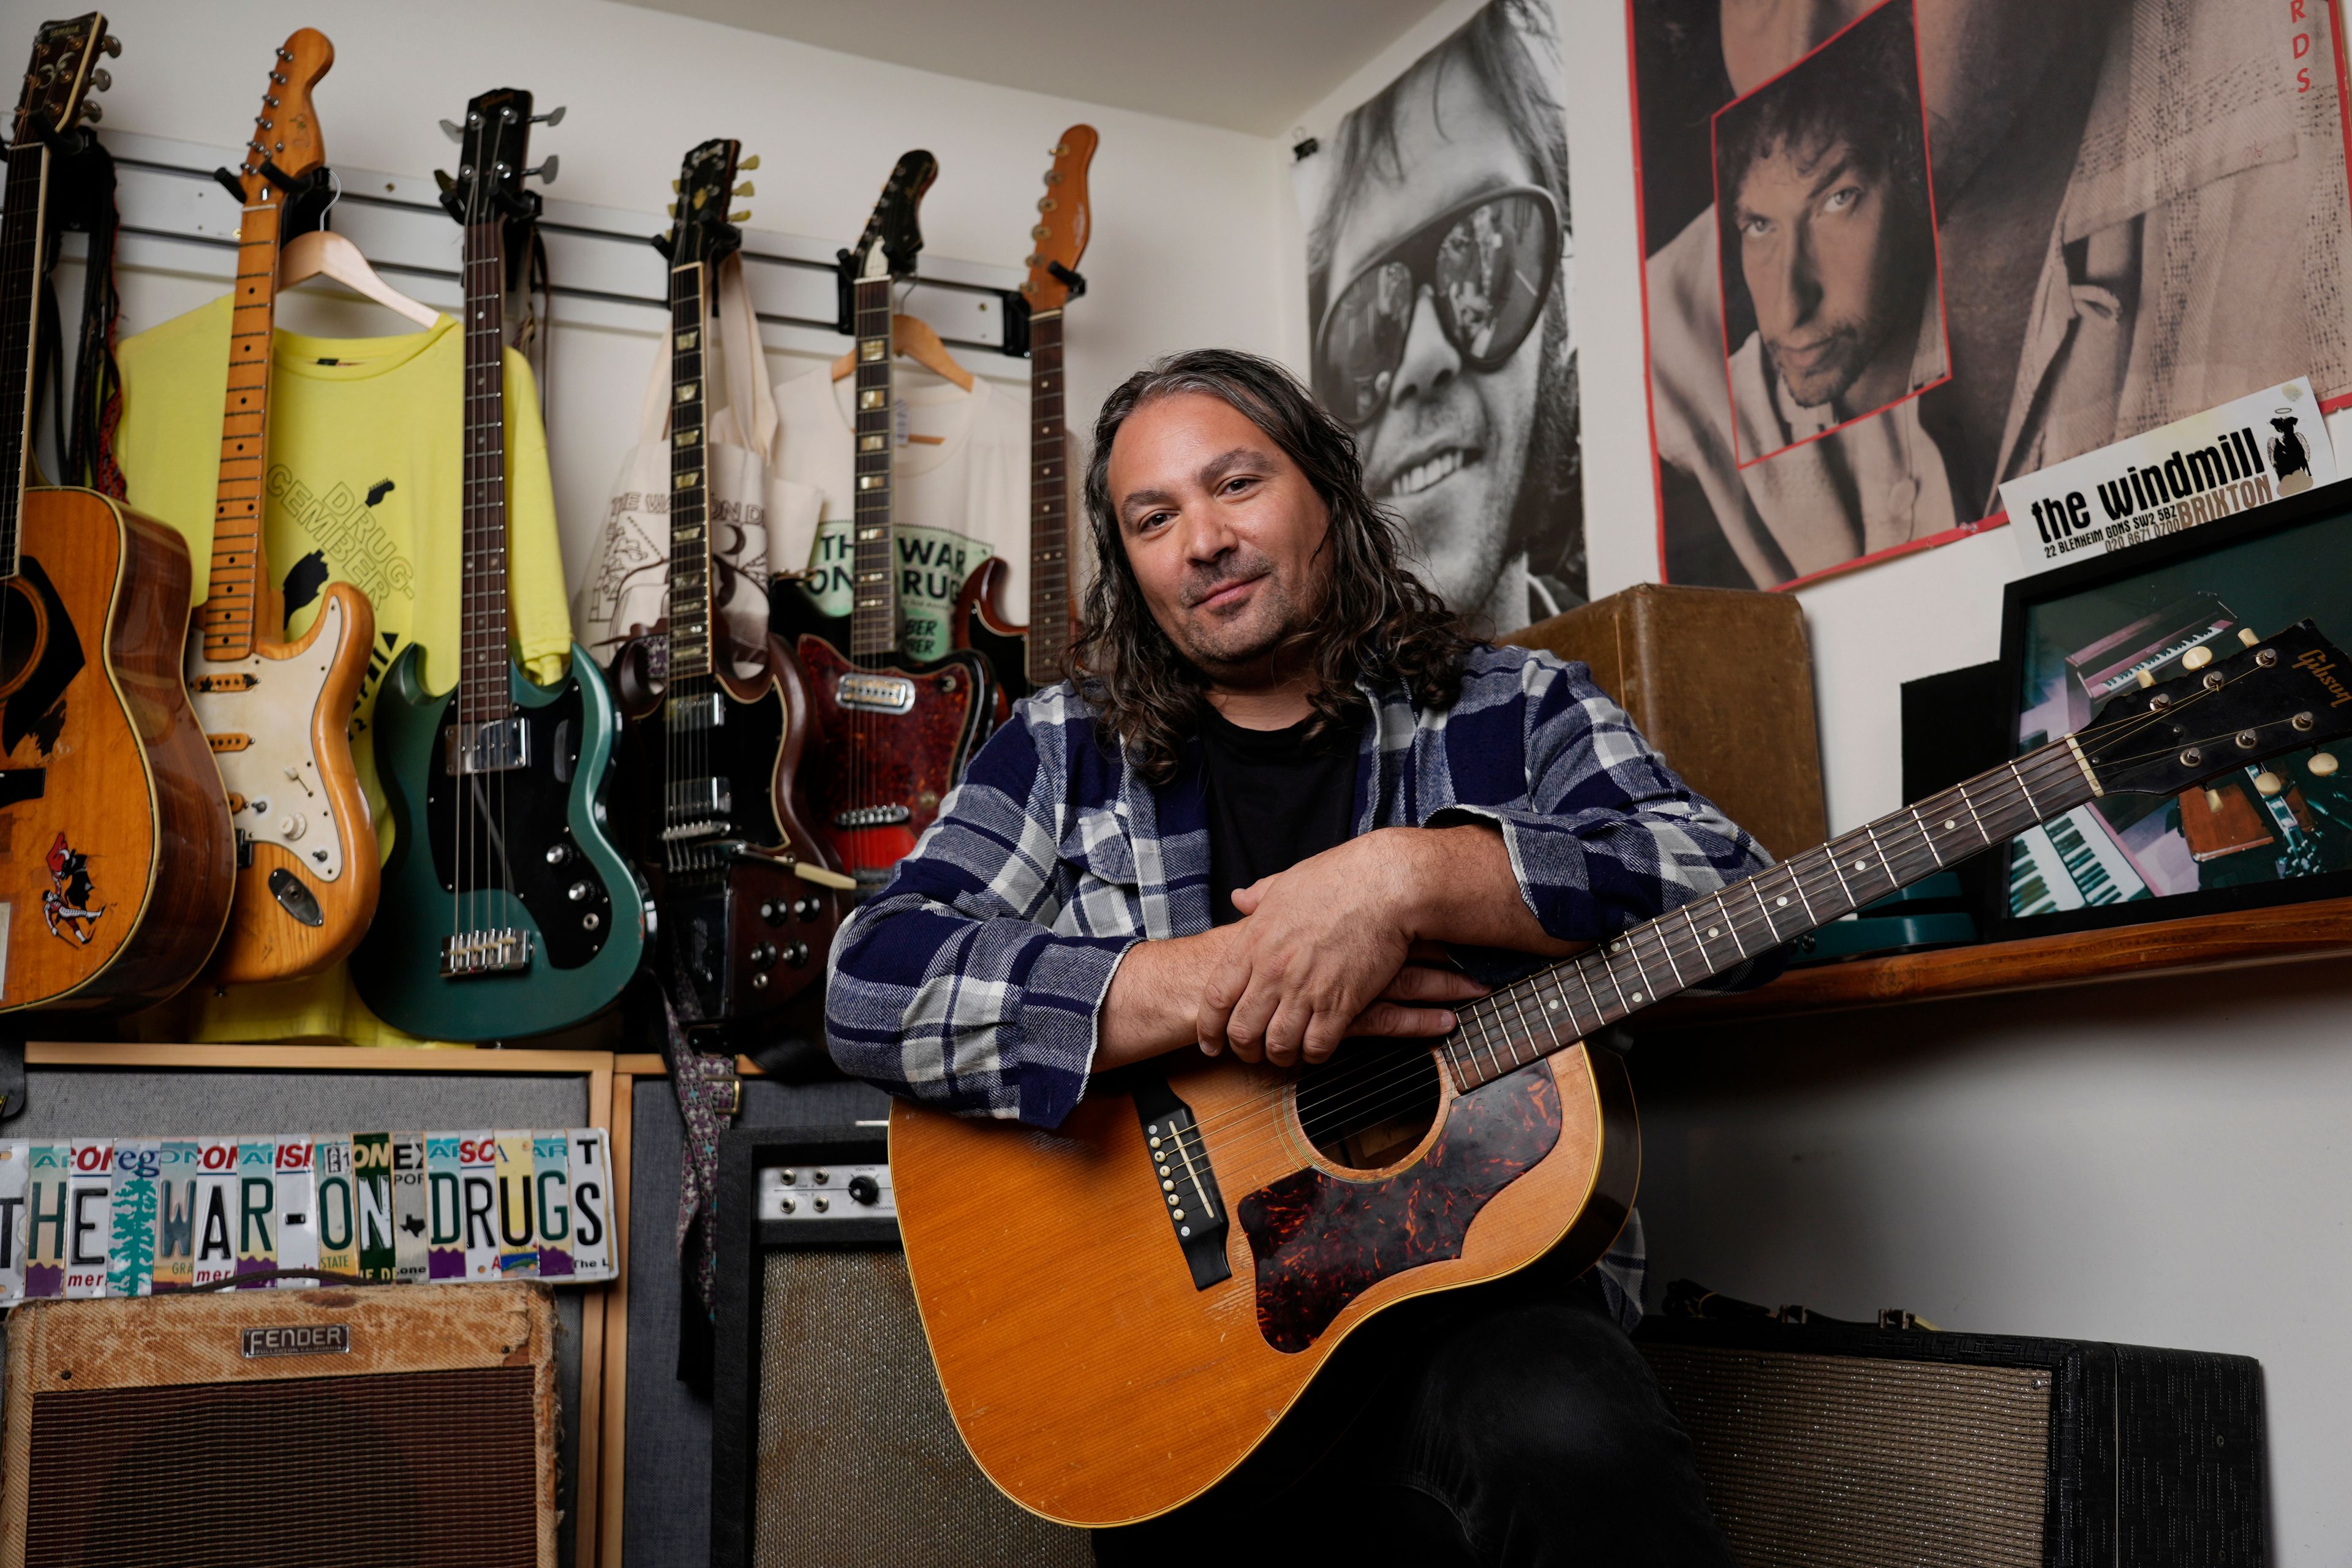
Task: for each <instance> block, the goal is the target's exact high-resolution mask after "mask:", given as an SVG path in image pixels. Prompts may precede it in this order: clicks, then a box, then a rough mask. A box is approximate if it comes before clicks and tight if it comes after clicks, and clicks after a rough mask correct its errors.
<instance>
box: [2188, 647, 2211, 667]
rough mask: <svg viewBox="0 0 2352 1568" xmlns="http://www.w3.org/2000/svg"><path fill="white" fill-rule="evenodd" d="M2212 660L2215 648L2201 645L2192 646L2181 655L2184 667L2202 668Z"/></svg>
mask: <svg viewBox="0 0 2352 1568" xmlns="http://www.w3.org/2000/svg"><path fill="white" fill-rule="evenodd" d="M2212 662H2213V650H2212V649H2211V648H2210V647H2201V646H2200V647H2192V648H2190V649H2189V651H2188V652H2187V653H2184V654H2182V655H2181V656H2180V668H2183V669H2202V668H2205V667H2206V666H2207V665H2209V664H2210V663H2212Z"/></svg>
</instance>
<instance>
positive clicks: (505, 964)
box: [441, 926, 530, 980]
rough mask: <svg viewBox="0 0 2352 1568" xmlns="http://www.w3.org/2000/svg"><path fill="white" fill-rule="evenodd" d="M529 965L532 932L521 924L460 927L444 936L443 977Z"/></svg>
mask: <svg viewBox="0 0 2352 1568" xmlns="http://www.w3.org/2000/svg"><path fill="white" fill-rule="evenodd" d="M529 968H530V932H529V931H524V930H522V929H521V928H520V927H519V926H500V927H499V928H497V929H495V930H492V931H455V932H452V933H451V934H450V935H448V936H445V937H443V938H442V939H441V978H442V979H444V980H467V979H471V978H473V977H474V976H476V975H481V974H520V973H523V972H524V971H525V970H527V969H529Z"/></svg>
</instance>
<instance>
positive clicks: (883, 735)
mask: <svg viewBox="0 0 2352 1568" xmlns="http://www.w3.org/2000/svg"><path fill="white" fill-rule="evenodd" d="M939 168H940V166H939V161H938V160H937V159H935V158H933V157H932V156H931V155H930V154H929V153H921V152H916V153H908V154H907V155H906V156H905V157H903V158H900V159H899V160H898V166H897V167H896V168H894V169H893V170H891V172H890V179H889V183H888V184H886V185H885V186H884V187H883V190H882V197H881V200H880V201H879V202H877V204H876V205H875V208H874V214H873V216H871V217H869V218H868V219H867V220H866V232H865V234H864V235H863V236H862V237H860V238H859V239H858V242H857V247H856V249H855V250H852V251H844V252H843V253H842V258H843V267H844V268H845V270H846V271H847V272H848V273H849V274H850V276H851V277H852V279H854V281H853V282H852V284H851V290H852V308H853V311H854V325H855V328H856V337H857V347H856V351H855V353H856V356H857V359H856V377H857V381H856V399H857V406H856V415H857V417H856V442H857V451H856V465H855V467H856V482H857V492H856V500H855V502H854V526H853V532H852V543H851V555H850V589H851V600H850V611H849V614H848V615H847V616H826V615H824V613H823V612H822V611H820V610H818V609H817V607H816V605H815V604H814V601H813V600H811V599H810V597H809V595H808V594H807V591H806V590H804V589H803V588H802V586H801V585H800V584H799V583H798V582H796V581H794V580H793V579H790V578H781V577H780V578H778V579H777V580H776V581H775V583H774V584H772V587H771V590H770V610H771V613H772V617H773V624H774V625H775V626H776V627H777V628H778V630H779V631H780V632H782V634H783V635H785V636H788V637H793V639H794V640H793V648H794V651H795V652H797V653H798V654H799V655H800V659H801V664H802V666H803V668H806V670H807V671H808V678H809V685H810V689H811V693H812V696H813V697H814V708H815V714H816V732H817V742H818V743H817V765H816V779H815V782H814V787H813V789H812V790H811V792H810V793H811V794H812V795H813V796H814V799H815V801H816V803H817V806H818V809H819V810H820V811H821V812H822V813H823V819H822V821H823V826H822V831H823V832H824V835H825V836H826V837H827V839H828V840H829V841H830V842H831V845H832V847H833V851H834V853H835V856H836V857H838V858H839V860H840V862H841V864H842V865H843V866H845V868H847V869H848V871H849V873H850V875H852V876H853V877H855V878H856V879H857V885H858V887H859V888H860V889H865V890H866V891H869V892H870V891H872V890H873V889H877V888H878V887H880V886H881V885H882V884H883V883H884V882H887V881H888V880H889V879H890V868H892V867H893V866H896V865H897V864H898V862H899V861H900V860H901V859H903V858H906V856H907V854H908V851H909V850H911V849H913V848H914V847H915V840H916V839H917V838H918V837H920V836H921V834H922V831H923V829H924V828H926V827H928V826H930V825H931V822H932V820H933V819H934V818H936V817H937V816H939V814H940V802H941V801H942V800H944V799H946V798H947V793H948V791H950V789H952V788H954V787H955V783H956V780H957V779H958V778H960V777H961V776H962V773H963V767H964V763H966V762H967V761H969V760H970V759H971V753H972V752H973V751H974V750H975V749H976V748H977V747H978V746H979V744H980V742H982V740H984V739H986V738H987V734H988V731H989V730H990V728H992V725H993V722H994V719H995V701H996V695H995V690H994V685H993V678H992V676H991V675H990V673H989V668H988V661H987V660H986V659H984V658H982V657H981V656H980V655H978V654H976V653H973V652H971V651H969V650H957V651H954V652H950V653H949V654H948V655H947V656H946V657H945V658H939V659H934V660H931V661H929V662H928V663H925V662H919V661H917V660H915V659H912V658H907V657H906V656H905V654H904V653H903V652H902V651H901V646H902V645H901V642H900V637H899V626H898V574H899V571H900V564H899V561H898V539H897V535H896V531H895V530H894V529H893V527H892V525H891V497H890V484H891V470H892V448H893V446H894V444H895V443H894V437H893V430H894V428H895V421H896V413H895V406H894V404H893V402H892V395H891V362H892V358H893V353H894V350H893V344H892V342H891V328H890V313H891V292H892V289H893V288H894V286H895V284H894V280H895V279H897V278H898V277H901V276H904V275H906V274H908V273H910V272H912V271H913V270H914V267H915V258H916V256H917V255H918V254H919V252H920V251H921V249H922V247H923V237H922V231H921V230H920V228H919V226H918V225H917V222H916V212H917V209H918V207H919V205H920V204H921V202H922V199H923V193H924V192H925V191H926V190H929V188H930V184H931V181H932V180H934V179H935V178H937V177H938V175H939Z"/></svg>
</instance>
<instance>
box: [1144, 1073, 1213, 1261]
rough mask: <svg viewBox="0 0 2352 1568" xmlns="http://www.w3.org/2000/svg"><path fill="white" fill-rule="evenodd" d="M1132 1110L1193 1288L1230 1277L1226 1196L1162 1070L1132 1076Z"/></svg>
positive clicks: (1188, 1110)
mask: <svg viewBox="0 0 2352 1568" xmlns="http://www.w3.org/2000/svg"><path fill="white" fill-rule="evenodd" d="M1135 1113H1136V1117H1137V1119H1138V1120H1139V1121H1141V1122H1142V1123H1143V1146H1144V1152H1146V1153H1148V1154H1150V1157H1151V1167H1150V1168H1151V1181H1152V1184H1153V1185H1154V1186H1156V1187H1158V1188H1159V1189H1160V1202H1161V1203H1162V1204H1163V1205H1165V1206H1166V1208H1167V1210H1168V1224H1169V1226H1170V1227H1171V1229H1173V1230H1174V1231H1175V1233H1176V1245H1177V1247H1179V1248H1180V1249H1181V1251H1182V1252H1183V1254H1184V1264H1185V1267H1186V1268H1189V1269H1191V1270H1192V1288H1193V1289H1196V1290H1205V1289H1208V1288H1209V1287H1210V1286H1212V1285H1214V1284H1217V1283H1218V1282H1220V1281H1222V1280H1225V1279H1232V1278H1233V1276H1234V1269H1233V1264H1232V1262H1231V1261H1230V1260H1229V1259H1228V1258H1226V1256H1225V1237H1226V1234H1227V1232H1228V1230H1229V1228H1230V1226H1229V1225H1228V1223H1227V1219H1226V1215H1225V1200H1224V1196H1223V1194H1221V1193H1220V1192H1218V1190H1217V1173H1216V1171H1215V1169H1214V1168H1213V1167H1212V1166H1211V1165H1210V1163H1209V1147H1208V1143H1207V1142H1206V1141H1205V1140H1204V1139H1202V1136H1201V1129H1200V1124H1199V1123H1198V1122H1197V1121H1194V1119H1193V1116H1192V1107H1191V1106H1189V1105H1187V1104H1185V1103H1184V1102H1183V1101H1182V1100H1179V1099H1178V1098H1177V1097H1176V1091H1175V1090H1174V1089H1171V1088H1169V1087H1168V1078H1167V1075H1166V1074H1165V1073H1164V1072H1161V1071H1159V1070H1157V1069H1154V1068H1140V1069H1139V1070H1138V1073H1137V1077H1136V1083H1135Z"/></svg>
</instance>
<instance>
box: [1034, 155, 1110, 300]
mask: <svg viewBox="0 0 2352 1568" xmlns="http://www.w3.org/2000/svg"><path fill="white" fill-rule="evenodd" d="M1100 140H1101V138H1100V137H1099V136H1097V134H1096V133H1095V128H1094V127H1093V126H1091V125H1073V126H1071V127H1070V128H1069V129H1068V130H1067V131H1065V132H1062V139H1061V140H1060V141H1059V142H1055V143H1054V166H1053V167H1052V168H1050V169H1048V170H1046V171H1045V195H1042V196H1040V197H1038V198H1037V222H1036V223H1035V225H1034V226H1032V227H1031V228H1030V230H1029V240H1030V243H1031V245H1032V246H1034V249H1033V250H1032V251H1031V252H1030V254H1029V258H1028V262H1027V266H1028V268H1029V277H1028V280H1027V281H1026V282H1024V283H1023V284H1022V285H1021V297H1022V298H1023V299H1024V300H1028V301H1029V309H1030V310H1033V311H1035V310H1060V309H1061V308H1062V307H1063V305H1065V304H1066V303H1067V302H1068V301H1069V300H1073V299H1075V298H1076V297H1077V296H1078V295H1079V294H1081V293H1084V292H1085V291H1086V287H1087V285H1086V279H1083V278H1081V277H1079V276H1078V260H1079V258H1081V257H1083V256H1085V255H1086V253H1087V239H1088V238H1090V237H1092V236H1093V233H1094V218H1093V214H1092V212H1091V210H1090V209H1089V208H1088V206H1087V165H1088V164H1089V163H1093V162H1094V156H1095V144H1096V142H1098V141H1100Z"/></svg>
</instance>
